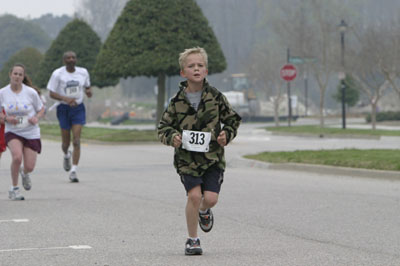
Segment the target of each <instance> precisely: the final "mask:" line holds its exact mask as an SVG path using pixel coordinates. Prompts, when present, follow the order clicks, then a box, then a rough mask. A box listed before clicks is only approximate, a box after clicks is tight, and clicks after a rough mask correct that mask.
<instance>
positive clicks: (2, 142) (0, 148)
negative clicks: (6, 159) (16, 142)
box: [0, 124, 6, 153]
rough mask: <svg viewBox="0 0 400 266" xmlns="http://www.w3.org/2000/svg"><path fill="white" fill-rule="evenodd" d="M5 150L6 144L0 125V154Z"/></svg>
mask: <svg viewBox="0 0 400 266" xmlns="http://www.w3.org/2000/svg"><path fill="white" fill-rule="evenodd" d="M5 150H6V142H5V140H4V124H1V125H0V153H2V152H4V151H5Z"/></svg>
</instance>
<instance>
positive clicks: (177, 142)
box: [172, 135, 182, 148]
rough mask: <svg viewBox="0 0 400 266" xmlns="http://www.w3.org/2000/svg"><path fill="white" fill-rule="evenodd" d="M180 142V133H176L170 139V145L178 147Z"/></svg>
mask: <svg viewBox="0 0 400 266" xmlns="http://www.w3.org/2000/svg"><path fill="white" fill-rule="evenodd" d="M181 144H182V137H181V135H176V136H175V137H174V139H173V140H172V146H174V147H175V148H179V147H180V146H181Z"/></svg>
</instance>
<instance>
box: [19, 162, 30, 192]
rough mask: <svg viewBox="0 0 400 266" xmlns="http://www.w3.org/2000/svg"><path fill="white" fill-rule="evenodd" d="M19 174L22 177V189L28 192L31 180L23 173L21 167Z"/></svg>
mask: <svg viewBox="0 0 400 266" xmlns="http://www.w3.org/2000/svg"><path fill="white" fill-rule="evenodd" d="M19 174H20V175H21V177H22V186H23V187H24V189H25V190H30V189H31V188H32V181H31V178H30V177H29V174H25V173H24V167H23V166H21V168H19Z"/></svg>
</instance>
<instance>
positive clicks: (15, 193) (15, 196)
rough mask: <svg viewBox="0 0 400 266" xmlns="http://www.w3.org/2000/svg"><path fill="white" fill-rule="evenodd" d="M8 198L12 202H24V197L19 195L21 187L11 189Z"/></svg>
mask: <svg viewBox="0 0 400 266" xmlns="http://www.w3.org/2000/svg"><path fill="white" fill-rule="evenodd" d="M8 198H9V199H11V200H24V199H25V198H24V196H22V195H21V194H20V193H19V187H15V188H14V189H10V190H9V191H8Z"/></svg>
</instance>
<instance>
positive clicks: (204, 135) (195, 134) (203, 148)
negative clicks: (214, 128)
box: [182, 130, 211, 152]
mask: <svg viewBox="0 0 400 266" xmlns="http://www.w3.org/2000/svg"><path fill="white" fill-rule="evenodd" d="M210 140H211V133H210V132H201V131H190V130H183V132H182V148H183V149H185V150H188V151H195V152H208V149H209V144H210Z"/></svg>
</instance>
